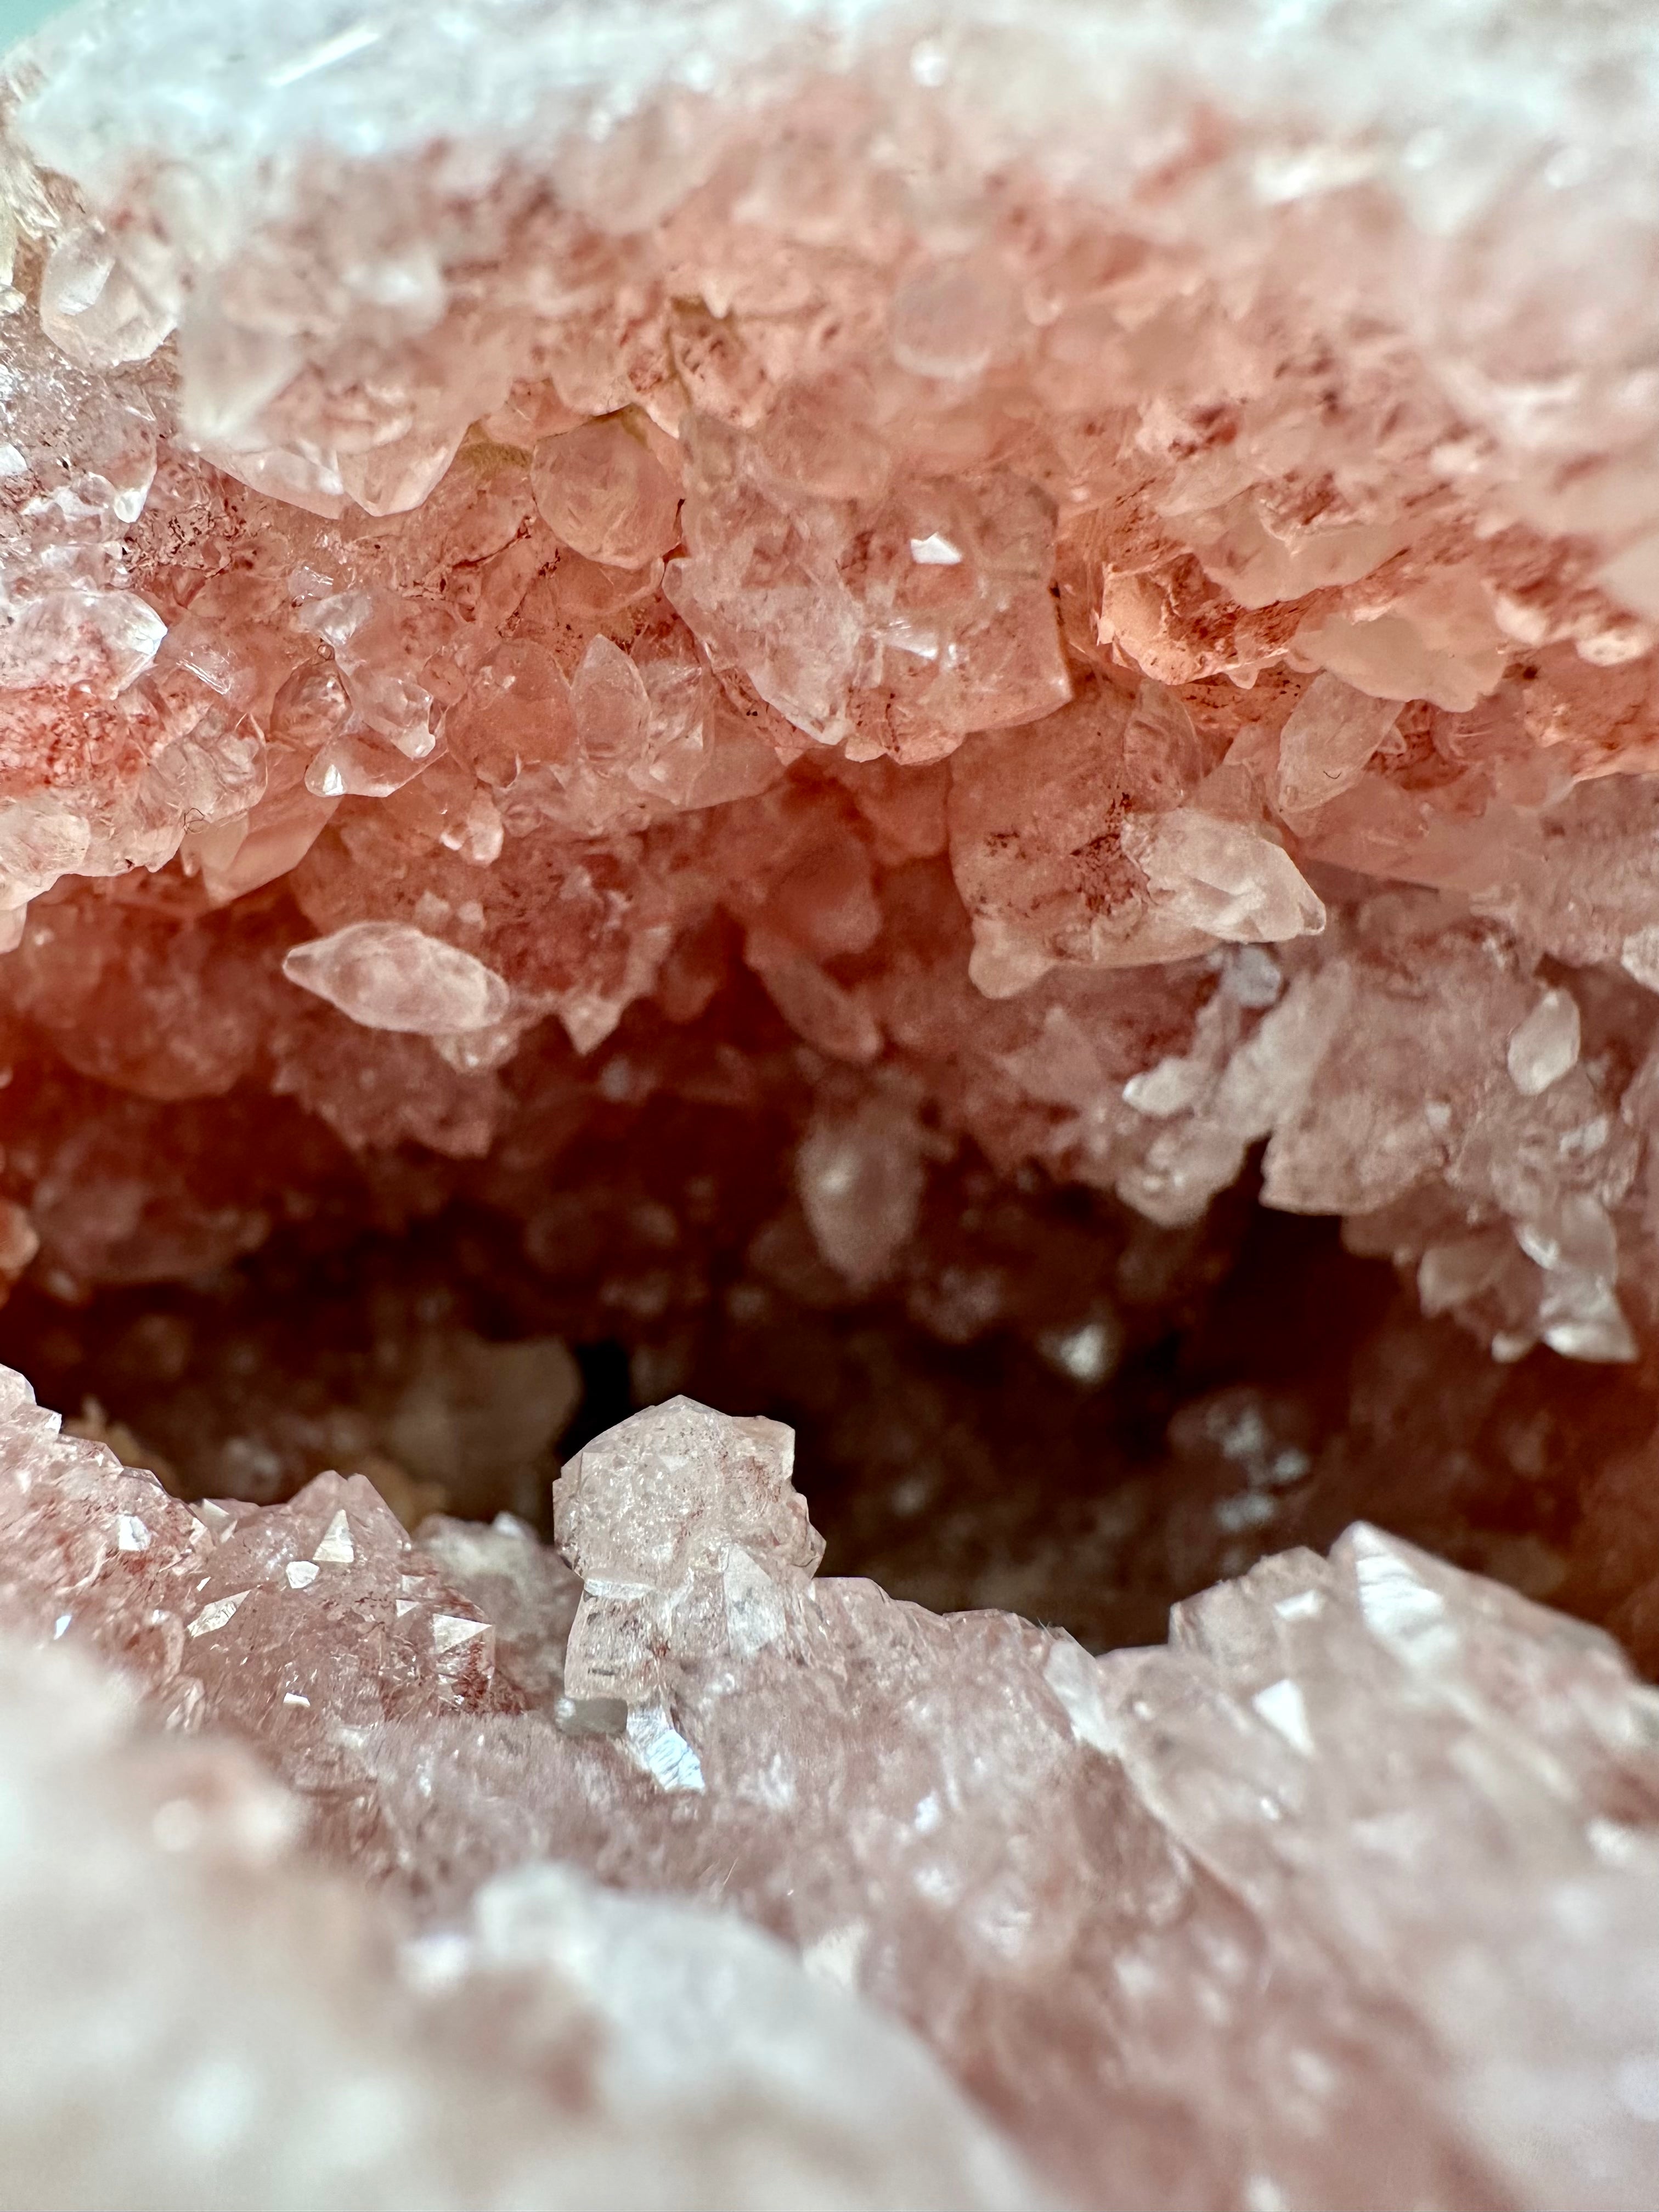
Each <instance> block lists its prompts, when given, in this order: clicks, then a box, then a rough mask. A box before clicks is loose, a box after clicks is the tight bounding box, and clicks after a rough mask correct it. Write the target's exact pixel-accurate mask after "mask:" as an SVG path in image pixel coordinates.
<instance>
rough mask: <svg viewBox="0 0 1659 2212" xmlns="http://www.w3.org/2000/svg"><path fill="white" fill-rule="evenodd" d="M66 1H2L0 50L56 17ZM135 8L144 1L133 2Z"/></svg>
mask: <svg viewBox="0 0 1659 2212" xmlns="http://www.w3.org/2000/svg"><path fill="white" fill-rule="evenodd" d="M63 5H64V0H0V48H3V47H6V46H10V44H11V43H12V41H13V40H14V39H21V37H22V35H23V33H24V32H25V31H32V30H33V28H34V27H35V25H36V24H37V23H44V22H45V21H46V17H47V16H48V15H56V14H57V13H58V9H60V8H61V7H62V6H63ZM133 5H134V6H135V7H137V6H142V5H143V0H133Z"/></svg>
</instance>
